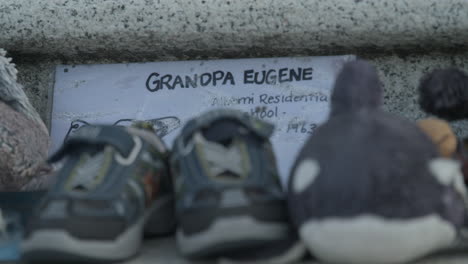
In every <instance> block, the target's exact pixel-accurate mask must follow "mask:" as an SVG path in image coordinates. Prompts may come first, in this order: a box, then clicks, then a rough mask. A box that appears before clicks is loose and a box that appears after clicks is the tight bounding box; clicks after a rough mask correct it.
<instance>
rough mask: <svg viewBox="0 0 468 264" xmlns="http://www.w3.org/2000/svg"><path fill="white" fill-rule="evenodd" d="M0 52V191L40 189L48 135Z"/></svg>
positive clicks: (44, 176)
mask: <svg viewBox="0 0 468 264" xmlns="http://www.w3.org/2000/svg"><path fill="white" fill-rule="evenodd" d="M5 54H6V53H5V51H4V50H1V49H0V191H19V190H32V189H38V188H42V187H44V185H45V183H46V181H47V180H48V179H49V178H48V176H49V173H50V168H49V167H48V166H47V165H45V164H44V160H45V159H46V158H47V150H48V147H49V134H48V131H47V128H46V126H45V125H44V123H43V121H42V120H41V118H40V116H39V114H38V113H37V112H36V110H35V109H34V107H33V106H32V105H31V103H30V102H29V100H28V98H27V97H26V94H25V93H24V90H23V87H22V86H21V85H20V84H18V83H17V82H16V73H17V71H16V69H15V67H14V65H13V64H12V63H10V60H11V59H7V58H6V57H5Z"/></svg>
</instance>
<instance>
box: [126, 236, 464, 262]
mask: <svg viewBox="0 0 468 264" xmlns="http://www.w3.org/2000/svg"><path fill="white" fill-rule="evenodd" d="M191 263H192V264H234V263H232V262H227V261H218V262H214V261H213V262H201V261H198V262H193V261H188V260H186V259H184V258H182V257H181V256H180V254H179V252H178V250H177V248H176V245H175V241H174V239H173V238H165V239H156V240H147V241H145V243H144V245H143V247H142V249H141V252H140V254H139V255H138V256H137V257H135V258H133V259H131V260H129V261H127V262H125V263H123V264H191ZM465 263H468V253H464V252H463V251H458V252H451V253H441V254H437V255H434V256H430V257H426V258H423V259H421V260H419V261H416V262H413V263H408V264H465ZM237 264H241V263H237ZM259 264H262V263H259ZM264 264H266V263H264ZM297 264H322V263H319V262H317V261H314V260H308V261H303V262H300V263H297Z"/></svg>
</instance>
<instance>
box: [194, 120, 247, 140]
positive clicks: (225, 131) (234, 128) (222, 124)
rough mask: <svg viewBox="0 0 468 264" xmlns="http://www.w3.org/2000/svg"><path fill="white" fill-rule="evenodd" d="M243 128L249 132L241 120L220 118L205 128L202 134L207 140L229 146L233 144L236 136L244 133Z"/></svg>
mask: <svg viewBox="0 0 468 264" xmlns="http://www.w3.org/2000/svg"><path fill="white" fill-rule="evenodd" d="M242 130H244V131H246V132H247V130H246V129H245V128H244V127H243V126H242V125H241V124H240V123H239V122H236V121H234V120H219V121H216V122H214V123H213V124H211V125H210V126H209V127H208V128H205V129H203V131H202V134H203V136H204V137H205V139H206V140H208V141H211V142H216V143H218V144H221V145H224V146H225V147H227V146H229V145H230V144H231V142H232V140H233V138H234V137H236V136H240V135H241V134H242V133H241V131H242Z"/></svg>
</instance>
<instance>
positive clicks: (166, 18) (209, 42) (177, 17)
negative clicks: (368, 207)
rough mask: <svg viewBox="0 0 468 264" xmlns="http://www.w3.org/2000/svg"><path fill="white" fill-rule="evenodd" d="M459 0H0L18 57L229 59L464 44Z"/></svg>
mask: <svg viewBox="0 0 468 264" xmlns="http://www.w3.org/2000/svg"><path fill="white" fill-rule="evenodd" d="M467 13H468V2H467V1H466V0H448V1H438V0H411V1H407V0H381V1H374V0H314V1H309V0H257V1H250V0H236V1H233V0H194V1H187V0H132V1H128V0H113V1H109V0H107V1H102V0H86V1H80V0H47V1H29V0H2V1H1V3H0V28H1V29H2V34H1V35H0V47H3V48H5V49H6V50H9V51H11V52H15V53H17V54H22V55H28V56H29V55H34V56H37V55H43V56H46V57H58V58H61V59H63V58H68V59H69V58H77V57H80V56H81V57H85V56H88V57H90V58H96V57H100V58H118V57H120V58H121V57H134V56H148V55H151V54H160V56H171V55H176V56H177V57H185V58H193V57H196V56H207V55H210V56H217V57H226V56H229V57H235V56H249V55H250V56H251V55H255V56H258V55H263V56H265V55H267V56H271V55H273V54H276V55H285V54H289V53H291V52H294V53H304V52H306V53H315V54H318V53H330V52H333V51H335V52H336V51H346V52H348V53H349V52H352V53H356V52H357V51H366V52H376V51H389V50H406V51H408V50H409V51H413V50H418V51H423V50H424V51H433V50H434V49H453V48H459V49H466V42H467V41H468V30H466V29H467V28H468V16H467V15H466V14H467Z"/></svg>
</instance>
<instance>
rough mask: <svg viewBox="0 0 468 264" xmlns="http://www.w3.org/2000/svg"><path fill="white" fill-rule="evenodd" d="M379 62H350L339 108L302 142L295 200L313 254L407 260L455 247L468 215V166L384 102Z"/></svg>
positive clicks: (335, 100) (334, 102)
mask: <svg viewBox="0 0 468 264" xmlns="http://www.w3.org/2000/svg"><path fill="white" fill-rule="evenodd" d="M381 98H382V89H381V85H380V81H379V79H378V76H377V73H376V70H375V68H374V67H373V66H371V65H369V64H368V63H366V62H364V61H355V62H350V63H347V64H346V65H345V66H344V68H343V69H342V71H341V73H340V74H339V76H338V77H337V80H336V83H335V87H334V91H333V94H332V98H331V114H330V118H329V120H328V121H327V122H325V123H324V124H323V125H322V126H321V127H319V128H318V129H317V131H316V133H315V134H314V135H312V136H311V137H310V138H309V140H308V142H307V143H306V144H305V146H304V147H303V149H302V150H301V152H300V154H299V156H298V159H297V161H296V163H295V165H294V166H293V169H292V171H291V177H290V180H289V186H288V191H289V195H288V196H289V201H288V203H289V208H290V213H291V216H292V219H293V222H294V224H295V226H296V227H297V229H298V231H299V234H300V236H301V239H302V240H303V242H304V243H305V244H306V246H307V247H308V248H309V250H310V251H311V253H312V254H314V255H315V256H316V257H318V258H319V259H321V260H323V261H325V262H331V263H356V264H357V263H359V264H363V263H373V264H377V263H400V262H406V261H409V260H412V259H415V258H418V257H421V256H424V255H426V254H428V253H430V252H433V251H434V250H438V249H442V248H446V247H449V246H450V245H452V243H453V242H454V241H455V240H456V238H457V235H458V230H459V228H460V226H461V225H462V222H463V217H464V210H465V209H464V202H463V201H464V200H463V199H464V197H465V196H466V191H465V188H464V186H463V179H462V175H461V172H460V167H459V164H458V163H457V162H455V161H452V160H448V159H443V158H441V157H439V156H438V152H437V149H436V148H435V146H434V145H433V144H432V142H431V141H430V139H429V138H428V137H427V136H426V135H425V134H423V132H422V131H421V130H420V129H419V128H418V127H417V126H416V125H415V124H413V123H412V122H410V121H407V120H405V119H402V118H399V117H397V116H394V115H392V114H389V113H386V112H383V111H382V110H381V109H380V106H381V101H382V100H381Z"/></svg>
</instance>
